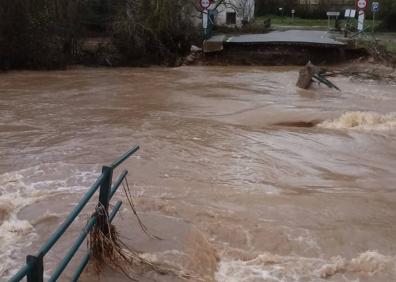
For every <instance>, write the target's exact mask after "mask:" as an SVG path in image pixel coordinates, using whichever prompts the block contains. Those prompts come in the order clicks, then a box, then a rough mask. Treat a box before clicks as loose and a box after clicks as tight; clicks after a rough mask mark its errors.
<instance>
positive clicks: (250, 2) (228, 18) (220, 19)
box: [216, 0, 255, 26]
mask: <svg viewBox="0 0 396 282" xmlns="http://www.w3.org/2000/svg"><path fill="white" fill-rule="evenodd" d="M254 6H255V0H226V1H225V2H224V4H222V5H220V6H219V7H218V8H217V11H218V14H217V17H216V24H217V25H227V26H242V25H243V24H244V23H249V22H251V21H253V20H254Z"/></svg>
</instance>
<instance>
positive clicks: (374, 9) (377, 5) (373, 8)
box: [371, 2, 380, 33]
mask: <svg viewBox="0 0 396 282" xmlns="http://www.w3.org/2000/svg"><path fill="white" fill-rule="evenodd" d="M379 9H380V3H379V2H373V3H372V5H371V11H372V12H373V30H372V32H373V33H374V30H375V14H376V13H378V12H379Z"/></svg>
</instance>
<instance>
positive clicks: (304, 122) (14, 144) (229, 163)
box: [0, 67, 396, 282]
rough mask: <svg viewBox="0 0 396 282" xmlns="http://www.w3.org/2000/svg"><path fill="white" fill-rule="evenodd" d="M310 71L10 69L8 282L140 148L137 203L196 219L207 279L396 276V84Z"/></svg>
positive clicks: (4, 139) (3, 219) (2, 263)
mask: <svg viewBox="0 0 396 282" xmlns="http://www.w3.org/2000/svg"><path fill="white" fill-rule="evenodd" d="M297 77H298V69H296V68H285V67H276V68H264V67H263V68H262V67H180V68H174V69H169V68H142V69H138V68H137V69H134V68H131V69H128V68H125V69H88V68H81V69H80V68H76V69H72V70H67V71H56V72H53V71H52V72H10V73H7V74H0V134H1V139H0V157H1V161H0V280H5V279H6V278H8V277H10V275H12V274H13V273H15V272H16V271H17V269H18V268H19V267H21V265H22V264H23V263H24V261H25V256H26V255H27V254H32V253H35V251H37V249H38V248H39V246H40V244H41V243H42V242H44V241H45V240H46V239H47V238H48V236H49V235H50V233H51V232H52V231H53V230H54V229H55V228H56V226H58V225H59V224H60V223H61V222H62V220H63V219H64V218H65V217H66V215H67V214H68V212H70V211H71V209H72V208H73V207H74V205H75V204H76V203H77V201H78V200H79V199H80V198H81V196H82V195H83V194H84V192H85V191H86V190H87V189H88V187H89V186H90V185H91V184H92V183H93V182H94V181H95V179H96V178H97V176H98V175H99V172H100V169H101V165H104V164H109V163H111V162H112V161H113V160H114V159H115V158H116V157H118V156H119V155H120V154H122V153H123V152H125V151H126V150H128V149H129V148H130V147H132V146H133V145H135V144H139V145H140V146H141V150H140V151H139V152H138V153H137V154H136V155H135V156H134V157H132V158H131V159H130V160H128V161H127V163H126V165H125V166H124V167H125V168H127V169H128V170H129V171H130V174H129V182H130V183H132V184H133V185H132V186H133V189H132V192H133V195H134V198H135V200H136V207H137V209H138V211H139V212H141V213H142V214H156V215H162V216H165V217H166V218H178V219H181V220H183V221H185V222H189V223H190V224H192V225H193V226H194V228H196V230H197V231H196V232H199V233H200V235H202V238H204V239H202V240H201V241H202V242H203V241H205V242H207V244H202V243H199V242H198V243H197V242H196V243H195V245H194V244H193V243H191V246H190V248H196V250H194V252H195V253H197V252H200V251H203V252H204V250H203V249H204V248H213V250H214V252H215V253H216V258H215V259H213V258H211V257H210V256H201V257H200V260H199V262H198V261H196V262H194V261H191V265H194V263H195V264H200V265H202V264H205V263H206V264H207V265H209V266H208V267H207V269H211V270H212V273H207V276H205V277H206V278H204V280H205V281H210V280H214V281H224V282H225V281H227V282H232V281H235V282H236V281H249V282H252V281H271V282H272V281H285V282H286V281H287V282H288V281H386V282H388V281H395V280H396V174H395V168H396V139H395V138H396V85H392V84H389V83H385V82H377V81H371V80H356V79H353V78H349V77H337V78H333V79H332V80H333V81H334V82H335V83H336V84H337V85H338V86H339V87H340V88H341V89H342V92H337V91H333V90H329V89H327V88H324V87H323V86H319V85H314V86H313V88H312V89H311V90H299V89H297V88H296V87H295V82H296V81H297ZM120 197H122V195H121V196H120ZM91 211H92V210H91ZM89 212H90V211H87V212H86V214H85V217H84V216H82V217H81V218H80V219H79V221H80V224H82V223H84V222H86V220H87V218H88V216H89ZM157 224H158V225H159V226H160V225H161V221H159V222H158V223H157ZM147 225H148V226H149V228H150V222H148V223H147ZM152 227H153V226H152ZM154 227H155V226H154ZM157 227H158V226H157ZM131 228H135V227H133V226H132V227H131ZM136 228H137V227H136ZM168 229H172V228H171V227H169V228H168ZM80 230H81V228H80V227H79V226H75V227H72V229H71V230H70V232H69V233H70V234H69V233H68V234H69V235H67V236H69V237H70V238H72V237H75V236H77V234H79V232H80ZM161 230H162V232H164V233H166V226H164V228H162V229H161ZM171 231H172V230H169V232H171ZM172 232H173V231H172ZM124 235H125V236H128V234H124ZM161 235H163V236H166V234H161ZM68 247H69V245H67V244H66V243H63V244H62V243H60V244H58V245H57V250H56V251H53V252H51V253H50V254H49V255H48V258H47V257H46V260H48V261H47V265H46V271H50V270H51V267H53V261H58V260H59V259H60V258H62V257H63V254H64V252H65V250H67V249H68ZM206 253H207V252H206ZM206 253H205V254H206ZM151 255H153V254H151ZM163 259H166V257H165V256H164V257H163ZM205 260H207V261H206V262H205ZM193 269H194V268H193ZM208 272H209V271H208ZM46 273H47V272H46ZM85 279H86V280H87V281H96V280H95V279H93V278H92V279H89V278H85ZM159 280H161V279H159Z"/></svg>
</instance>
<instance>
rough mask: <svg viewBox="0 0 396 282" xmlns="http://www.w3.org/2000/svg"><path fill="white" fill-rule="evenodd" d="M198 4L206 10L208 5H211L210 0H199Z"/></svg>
mask: <svg viewBox="0 0 396 282" xmlns="http://www.w3.org/2000/svg"><path fill="white" fill-rule="evenodd" d="M199 4H200V5H201V7H202V9H204V10H206V9H207V8H209V7H210V5H212V0H200V1H199Z"/></svg>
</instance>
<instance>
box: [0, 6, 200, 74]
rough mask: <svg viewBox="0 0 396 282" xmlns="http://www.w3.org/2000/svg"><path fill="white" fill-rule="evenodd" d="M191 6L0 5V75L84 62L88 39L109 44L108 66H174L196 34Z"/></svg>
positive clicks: (103, 54) (186, 50)
mask: <svg viewBox="0 0 396 282" xmlns="http://www.w3.org/2000/svg"><path fill="white" fill-rule="evenodd" d="M193 11H194V1H192V0H1V1H0V69H15V68H43V69H52V68H62V67H65V66H66V65H68V64H72V63H80V62H81V61H84V59H85V54H84V52H82V48H81V46H82V45H84V42H85V41H86V40H87V38H91V37H95V38H107V39H110V40H108V41H110V42H111V44H110V45H111V47H109V46H105V48H103V49H102V50H101V54H99V55H98V58H95V54H94V56H93V57H92V56H91V57H90V60H91V62H92V61H95V60H96V59H97V61H98V62H102V61H103V58H99V56H106V58H105V61H106V62H107V63H108V64H117V65H119V64H122V65H134V64H168V65H172V64H175V63H177V60H178V58H179V57H181V56H184V55H185V54H186V53H187V52H188V51H189V49H190V46H191V41H192V40H193V39H194V38H195V36H196V34H197V32H196V30H195V28H194V27H193V24H192V13H193Z"/></svg>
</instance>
